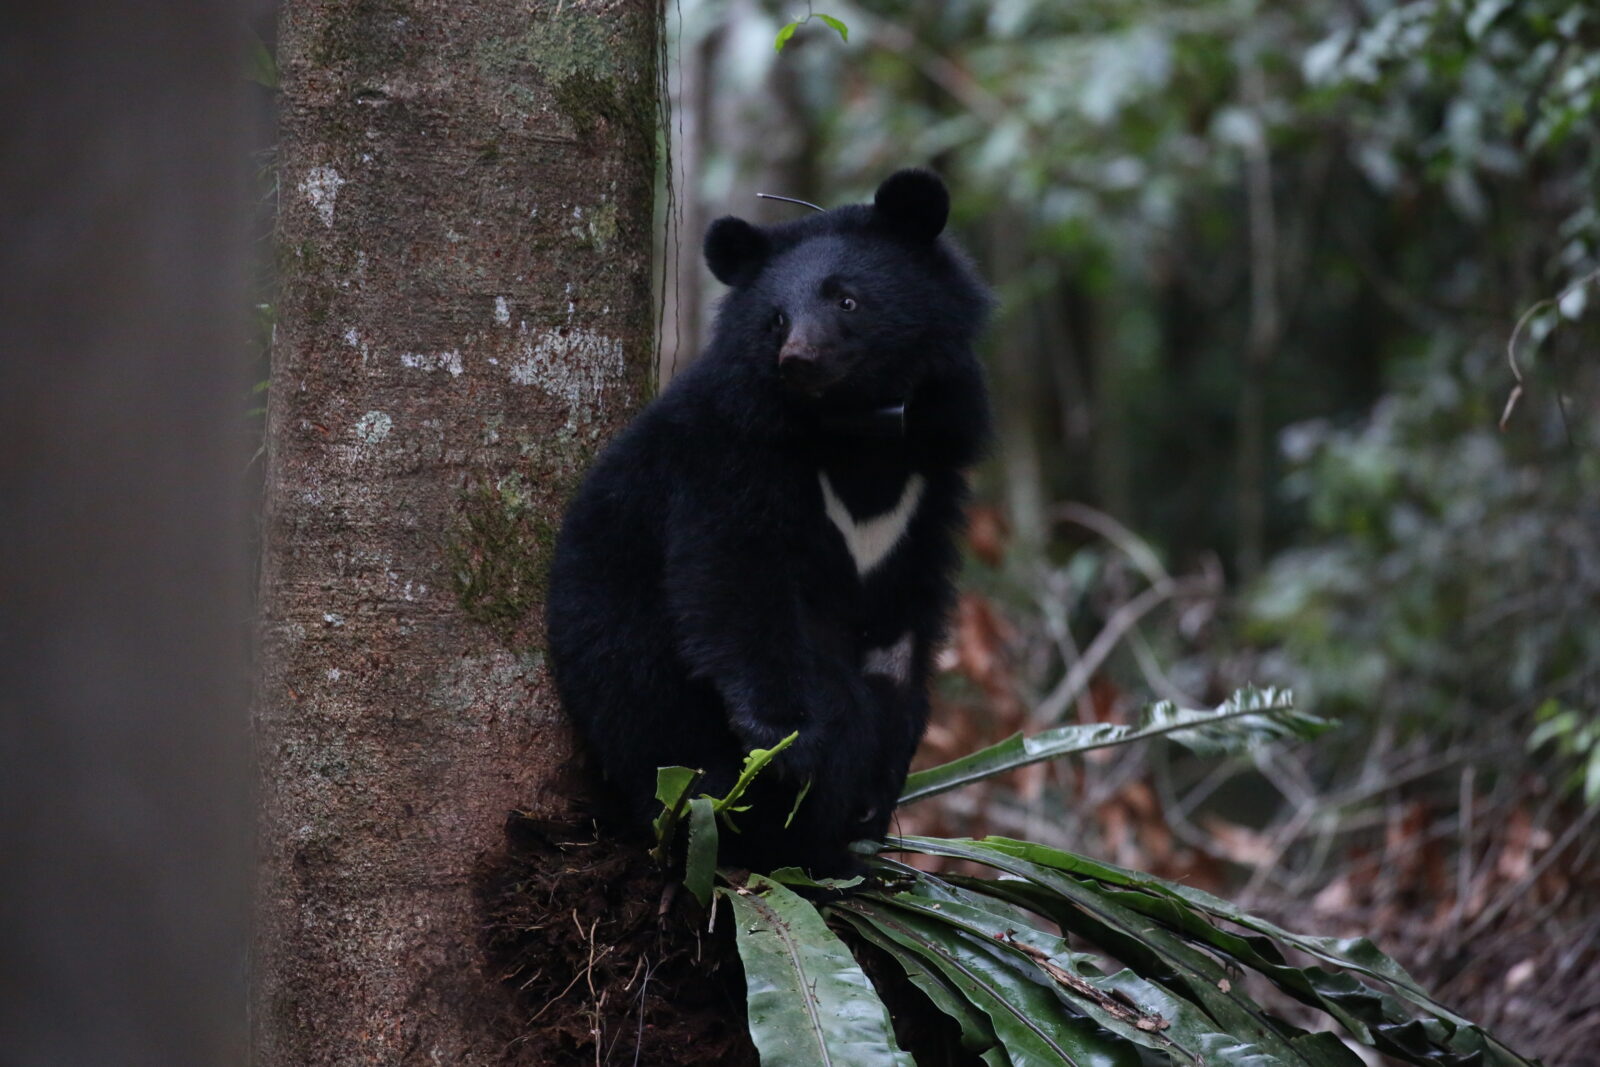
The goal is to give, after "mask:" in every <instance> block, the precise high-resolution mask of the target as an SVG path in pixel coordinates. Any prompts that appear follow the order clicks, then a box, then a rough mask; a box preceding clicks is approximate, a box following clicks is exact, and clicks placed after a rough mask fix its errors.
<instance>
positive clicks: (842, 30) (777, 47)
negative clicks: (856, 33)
mask: <svg viewBox="0 0 1600 1067" xmlns="http://www.w3.org/2000/svg"><path fill="white" fill-rule="evenodd" d="M812 19H816V20H817V21H818V22H821V23H823V24H824V25H826V26H828V27H830V28H832V29H833V31H834V32H835V33H837V34H838V35H839V40H841V41H846V42H848V41H849V40H850V27H848V26H846V25H845V24H844V23H843V22H841V21H840V20H839V19H836V18H834V17H833V16H832V15H823V14H820V13H818V12H814V11H808V12H807V13H806V17H805V18H803V19H797V20H795V21H794V22H787V23H785V24H784V25H783V26H782V27H781V28H780V29H779V30H778V36H777V37H775V38H774V39H773V41H772V50H773V51H774V52H781V51H783V46H784V45H786V44H788V43H789V38H791V37H793V36H794V32H795V31H796V30H798V29H799V28H800V27H801V26H804V25H805V24H806V23H808V22H810V21H811V20H812Z"/></svg>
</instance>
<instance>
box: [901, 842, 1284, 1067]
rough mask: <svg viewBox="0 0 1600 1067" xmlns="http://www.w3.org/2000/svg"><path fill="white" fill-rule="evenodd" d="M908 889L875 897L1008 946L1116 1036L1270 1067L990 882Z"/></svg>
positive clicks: (1191, 1059)
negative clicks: (1080, 948) (1104, 964)
mask: <svg viewBox="0 0 1600 1067" xmlns="http://www.w3.org/2000/svg"><path fill="white" fill-rule="evenodd" d="M918 873H919V874H920V875H921V877H920V879H919V882H918V885H917V886H916V888H915V889H914V890H913V891H911V892H904V893H897V894H894V895H893V896H892V897H887V896H884V897H881V898H880V899H884V900H886V901H888V902H889V903H892V904H896V905H899V906H901V907H909V908H917V909H920V910H921V911H922V912H923V914H925V915H926V916H927V917H929V918H931V919H936V920H938V921H942V922H947V923H950V924H951V925H955V926H958V927H961V928H963V929H966V930H967V931H968V932H969V933H972V934H974V935H976V936H978V937H981V938H985V939H987V940H989V941H992V942H994V943H995V944H999V945H1006V946H1009V947H1011V948H1013V950H1014V951H1016V952H1017V953H1018V955H1019V956H1020V958H1022V959H1023V960H1025V961H1028V962H1029V963H1031V964H1032V965H1033V966H1034V967H1035V968H1037V969H1038V970H1039V971H1040V973H1041V980H1042V981H1044V982H1045V984H1047V985H1048V986H1050V987H1052V988H1053V989H1054V991H1055V993H1056V994H1057V996H1058V997H1060V998H1061V1000H1062V1001H1063V1003H1065V1004H1066V1005H1068V1006H1069V1007H1071V1008H1073V1009H1074V1010H1076V1011H1079V1012H1082V1013H1083V1014H1086V1015H1088V1016H1089V1017H1091V1018H1092V1019H1094V1020H1095V1022H1097V1023H1099V1024H1100V1025H1101V1026H1103V1027H1105V1028H1106V1029H1107V1030H1110V1031H1111V1032H1113V1033H1116V1034H1118V1035H1119V1036H1121V1037H1123V1038H1125V1039H1127V1040H1130V1041H1133V1042H1135V1043H1136V1044H1140V1045H1144V1046H1145V1047H1147V1048H1150V1049H1154V1050H1157V1051H1160V1052H1163V1053H1165V1054H1166V1055H1167V1056H1168V1057H1169V1058H1171V1059H1172V1060H1174V1061H1175V1062H1179V1063H1190V1064H1196V1065H1198V1064H1203V1063H1227V1064H1231V1065H1236V1067H1250V1065H1256V1067H1269V1065H1270V1064H1272V1063H1274V1062H1275V1061H1274V1060H1273V1059H1272V1057H1270V1056H1268V1055H1267V1054H1266V1053H1264V1052H1262V1050H1260V1049H1259V1048H1255V1047H1252V1046H1249V1045H1246V1044H1244V1043H1242V1042H1240V1041H1239V1040H1238V1039H1237V1038H1236V1037H1234V1036H1233V1035H1231V1034H1227V1033H1224V1032H1222V1031H1220V1030H1219V1029H1218V1028H1217V1025H1216V1023H1215V1022H1213V1021H1212V1019H1211V1018H1210V1017H1209V1016H1208V1015H1206V1013H1205V1012H1203V1011H1201V1010H1200V1009H1199V1008H1197V1007H1196V1006H1195V1005H1194V1004H1193V1003H1192V1002H1191V1001H1189V1000H1186V999H1184V998H1182V997H1178V996H1174V995H1173V994H1172V993H1170V992H1169V991H1168V990H1166V989H1163V988H1162V987H1160V986H1158V985H1155V984H1153V983H1151V982H1148V981H1146V980H1144V979H1143V978H1141V977H1139V976H1138V975H1137V974H1135V973H1134V972H1132V971H1130V970H1126V969H1124V970H1121V971H1118V972H1117V973H1116V974H1113V975H1110V976H1106V975H1104V974H1102V973H1101V971H1100V969H1099V964H1098V960H1097V959H1096V957H1094V956H1091V955H1089V954H1087V953H1079V952H1073V951H1071V950H1070V949H1069V948H1068V946H1067V943H1066V941H1065V940H1063V939H1062V938H1061V937H1059V936H1057V935H1056V934H1055V933H1052V932H1050V931H1047V930H1044V929H1041V928H1040V923H1041V920H1039V919H1038V918H1037V917H1035V915H1034V914H1033V913H1023V914H1024V915H1025V917H1022V918H1019V916H1018V912H1019V910H1020V909H1017V908H1015V907H1014V906H1013V904H1012V903H1011V902H1009V901H1007V900H1005V899H1003V898H997V897H994V896H991V895H988V890H990V889H992V888H993V887H994V886H995V885H996V883H993V882H985V881H983V880H981V879H966V880H964V886H955V885H949V884H947V883H945V882H943V881H942V880H941V879H939V878H937V877H935V876H933V875H928V874H924V873H922V872H918Z"/></svg>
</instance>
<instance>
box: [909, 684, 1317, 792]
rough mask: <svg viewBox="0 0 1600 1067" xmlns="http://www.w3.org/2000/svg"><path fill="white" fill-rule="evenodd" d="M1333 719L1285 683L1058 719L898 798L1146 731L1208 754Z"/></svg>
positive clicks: (927, 776) (921, 781)
mask: <svg viewBox="0 0 1600 1067" xmlns="http://www.w3.org/2000/svg"><path fill="white" fill-rule="evenodd" d="M1331 726H1332V724H1331V723H1328V722H1327V721H1325V720H1323V719H1318V718H1316V717H1314V716H1311V715H1303V714H1299V713H1297V712H1295V710H1294V694H1292V693H1290V692H1289V691H1288V690H1286V689H1270V688H1269V689H1253V688H1251V689H1241V690H1239V691H1238V692H1237V693H1235V694H1234V695H1233V696H1232V697H1231V698H1229V700H1228V701H1227V702H1226V703H1224V704H1221V705H1219V706H1217V707H1216V708H1213V709H1211V710H1209V711H1205V710H1199V709H1195V708H1180V707H1178V706H1177V705H1175V704H1173V703H1172V702H1171V701H1165V700H1163V701H1161V702H1159V703H1156V704H1152V705H1150V706H1149V707H1148V708H1146V709H1145V711H1144V714H1143V715H1142V716H1141V717H1140V721H1139V722H1138V723H1137V724H1131V725H1130V724H1120V723H1094V724H1091V725H1086V726H1057V727H1055V728H1053V729H1050V730H1043V731H1041V732H1039V733H1037V734H1034V735H1033V736H1031V737H1024V736H1023V735H1021V734H1014V735H1012V736H1011V737H1008V738H1007V739H1006V740H1004V741H1001V742H999V743H998V744H994V745H990V746H989V747H988V748H985V749H980V750H978V751H977V752H974V753H972V754H971V755H967V756H963V757H961V758H960V759H956V760H951V761H950V762H949V763H946V764H943V765H941V766H938V767H931V768H929V769H928V770H925V771H918V772H917V773H916V774H913V775H911V776H910V777H909V778H907V779H906V787H905V790H904V791H903V792H902V793H901V794H900V803H902V804H909V803H910V802H911V801H914V800H923V799H926V798H927V797H931V796H936V795H937V794H939V793H944V792H947V791H949V790H951V789H958V788H960V787H961V786H964V785H970V784H971V783H973V782H978V781H982V780H983V779H985V778H990V777H993V776H994V775H997V774H1004V773H1005V772H1007V771H1011V770H1015V769H1016V768H1018V767H1025V766H1027V765H1028V764H1030V763H1038V762H1040V761H1042V760H1047V759H1058V758H1060V757H1062V756H1067V755H1072V754H1074V753H1078V752H1088V751H1090V750H1092V749H1097V748H1107V747H1110V746H1112V745H1126V744H1130V743H1132V742H1134V741H1143V740H1146V739H1147V738H1152V737H1160V736H1162V735H1171V737H1172V739H1173V740H1174V741H1178V742H1180V743H1181V744H1184V745H1186V746H1188V747H1189V748H1192V749H1195V750H1196V751H1202V752H1205V753H1207V754H1215V753H1219V752H1228V751H1237V750H1240V749H1244V748H1248V747H1251V746H1253V745H1258V744H1261V743H1262V742H1264V741H1269V740H1272V741H1275V740H1280V739H1283V738H1288V737H1302V738H1309V737H1315V736H1316V735H1318V734H1320V733H1322V732H1323V731H1325V730H1328V729H1330V728H1331Z"/></svg>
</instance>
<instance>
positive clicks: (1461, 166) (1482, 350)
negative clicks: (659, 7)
mask: <svg viewBox="0 0 1600 1067" xmlns="http://www.w3.org/2000/svg"><path fill="white" fill-rule="evenodd" d="M791 8H798V5H789V6H788V7H781V8H780V6H779V5H776V4H772V3H769V2H757V0H674V3H673V4H671V5H669V10H668V17H669V30H668V33H669V38H670V40H669V45H670V47H671V49H672V52H673V54H672V64H671V70H672V75H673V79H674V81H673V87H672V92H673V104H674V110H673V113H672V115H671V118H670V124H671V128H672V142H673V143H672V159H673V166H672V170H671V180H670V183H669V184H667V185H665V186H664V188H663V189H662V195H661V196H660V197H659V198H658V199H659V203H660V205H661V207H660V211H661V212H662V215H663V230H664V232H665V233H666V234H667V236H666V238H665V249H664V255H663V257H662V259H663V262H664V264H665V271H664V273H665V281H664V295H663V308H662V315H663V337H662V344H661V377H662V380H663V381H665V380H667V379H669V378H670V376H671V374H672V373H673V371H674V370H675V369H677V368H680V367H682V366H684V365H685V364H686V363H687V362H688V361H690V360H692V359H693V357H694V354H695V352H696V351H697V348H698V345H699V339H700V338H701V337H703V336H704V334H705V331H706V329H707V326H708V323H709V321H710V317H711V314H712V311H713V308H714V305H715V299H716V297H717V295H718V293H717V290H718V287H717V286H716V284H715V283H714V282H713V281H712V280H711V279H710V277H709V275H708V274H707V273H706V272H705V271H704V269H703V268H702V267H701V265H700V260H699V235H700V234H701V233H702V232H703V230H704V227H705V225H706V224H707V222H709V221H710V219H711V218H714V217H716V216H717V215H721V214H727V213H734V214H739V215H743V216H744V217H747V218H752V219H759V220H764V221H773V220H777V219H781V218H786V217H791V216H792V214H793V213H794V212H797V211H805V210H806V209H805V208H800V207H795V206H793V205H789V204H784V203H779V202H775V201H770V200H757V199H755V196H754V194H755V193H757V192H766V193H775V194H781V195H784V196H790V197H797V198H800V199H804V200H809V201H813V202H816V203H819V204H822V205H824V206H833V205H836V204H840V203H846V202H850V201H855V200H861V199H865V198H868V197H870V193H871V190H872V188H873V187H874V185H875V184H876V182H877V181H879V180H880V179H881V178H882V177H883V175H885V174H886V173H888V172H890V171H891V170H893V169H895V168H896V167H899V166H902V165H906V164H912V163H929V164H931V165H933V166H934V167H936V168H937V169H939V170H940V171H941V172H942V173H943V174H944V175H945V177H946V178H947V180H948V181H949V182H950V184H951V186H952V189H953V191H954V195H955V198H956V203H955V230H956V232H957V235H958V237H959V239H960V240H961V241H962V243H963V244H964V245H965V246H966V247H967V248H968V249H969V250H970V251H971V252H972V254H973V255H974V257H975V258H976V259H977V260H978V261H979V263H980V264H981V267H982V270H983V273H984V274H985V275H986V276H987V277H988V278H990V279H991V281H992V282H993V284H994V286H995V289H996V292H997V294H998V296H999V298H1000V311H999V314H998V315H997V318H996V321H995V324H994V327H993V328H992V330H991V331H990V337H989V344H988V351H987V353H986V355H987V358H988V365H989V369H990V381H991V386H992V389H993V393H994V398H995V403H996V407H997V411H998V415H999V424H1000V427H1001V435H1000V440H999V442H998V448H997V450H996V455H995V458H994V459H993V460H992V461H991V463H990V464H989V465H988V467H987V468H986V469H985V470H984V471H983V472H982V475H981V479H980V493H979V504H978V506H977V508H976V509H975V513H974V524H973V530H972V538H971V552H970V557H971V558H970V560H969V565H968V568H967V571H966V574H965V579H964V581H965V587H964V589H965V591H964V593H963V596H962V600H961V605H960V613H959V619H958V622H957V627H956V634H955V640H954V642H953V646H952V648H951V649H950V650H949V651H948V652H947V653H946V656H945V660H944V663H943V666H944V667H945V672H944V674H943V677H942V681H941V694H940V701H939V710H938V712H937V715H936V722H935V725H934V728H933V729H932V730H931V731H930V734H929V737H928V739H927V741H926V742H925V745H924V752H923V758H924V760H926V761H932V760H934V759H943V758H949V757H951V756H953V755H956V754H958V753H960V752H963V751H967V750H970V749H971V748H973V747H975V746H977V745H979V744H982V743H987V742H989V741H992V740H996V739H998V738H1000V737H1003V736H1005V735H1006V734H1008V733H1010V732H1013V731H1015V730H1017V729H1030V730H1031V729H1037V728H1041V727H1044V726H1047V725H1050V724H1053V723H1057V722H1062V721H1094V720H1102V721H1104V720H1114V721H1116V720H1123V719H1125V718H1127V717H1130V716H1131V715H1134V714H1136V713H1137V710H1138V708H1139V707H1140V706H1141V705H1142V704H1144V703H1146V702H1148V701H1150V700H1153V699H1157V698H1162V699H1172V700H1175V701H1178V702H1180V703H1184V704H1188V705H1191V706H1201V705H1205V704H1209V703H1213V702H1215V701H1217V700H1219V699H1221V698H1222V697H1223V696H1225V695H1226V694H1227V693H1228V692H1229V691H1230V690H1232V689H1233V688H1234V687H1236V686H1238V685H1242V684H1245V683H1248V682H1254V683H1257V684H1263V685H1266V684H1270V685H1286V686H1291V687H1293V688H1294V690H1295V691H1296V693H1297V694H1298V697H1299V703H1300V705H1301V706H1302V707H1303V708H1305V709H1306V710H1309V711H1312V712H1314V713H1316V714H1320V715H1324V716H1327V717H1330V718H1336V719H1338V720H1339V721H1340V724H1341V725H1340V728H1339V729H1338V730H1337V731H1336V732H1335V733H1333V734H1330V735H1328V736H1326V737H1325V738H1323V739H1322V741H1321V742H1319V743H1318V744H1316V745H1313V746H1301V747H1296V748H1285V749H1282V750H1278V749H1268V750H1263V751H1260V752H1259V753H1257V754H1256V755H1255V756H1254V757H1253V758H1248V759H1240V760H1235V761H1233V762H1231V763H1227V764H1224V765H1222V766H1221V767H1216V766H1214V765H1210V764H1207V765H1206V766H1203V767H1202V766H1199V765H1191V764H1190V763H1188V762H1187V761H1185V760H1183V759H1181V758H1178V757H1171V756H1166V755H1163V753H1162V751H1160V750H1149V751H1147V750H1145V749H1142V748H1141V749H1139V750H1137V751H1134V750H1129V751H1128V752H1127V753H1126V754H1123V755H1117V756H1113V757H1111V758H1108V759H1105V760H1103V761H1101V762H1098V763H1092V764H1090V765H1089V766H1088V767H1087V768H1082V769H1075V767H1074V765H1073V764H1071V763H1068V762H1065V761H1063V762H1058V763H1054V764H1047V765H1038V766H1035V767H1031V768H1028V769H1027V771H1025V772H1022V773H1020V774H1018V775H1017V776H1015V777H1014V779H1013V780H1011V781H1009V782H1008V783H1006V784H1004V785H1002V786H997V787H993V788H990V789H988V791H987V792H975V791H971V790H969V791H964V792H960V793H957V794H951V795H949V796H947V797H943V798H939V799H938V800H936V801H932V802H928V803H924V804H922V805H919V806H913V807H911V808H908V809H906V810H905V811H903V812H902V813H901V816H900V824H901V827H902V829H904V830H906V831H908V832H942V833H972V834H982V833H1004V834H1014V835H1017V836H1024V837H1029V838H1031V839H1033V840H1037V841H1042V842H1046V843H1051V842H1055V843H1060V844H1063V845H1067V846H1070V847H1071V848H1074V849H1076V850H1079V851H1085V852H1090V853H1096V854H1100V855H1103V856H1104V857H1106V858H1108V859H1111V860H1114V861H1116V862H1118V863H1122V864H1127V865H1130V866H1134V867H1140V868H1143V869H1148V870H1151V871H1154V872H1156V873H1158V874H1162V875H1166V876H1168V877H1176V878H1181V879H1184V880H1186V881H1189V882H1190V883H1192V884H1196V885H1200V886H1203V887H1207V888H1215V889H1221V890H1223V891H1226V892H1230V893H1242V894H1243V903H1245V904H1246V905H1247V906H1253V907H1259V908H1264V909H1269V910H1270V909H1278V910H1279V911H1281V912H1283V913H1284V914H1289V915H1292V916H1294V921H1295V922H1296V923H1297V924H1299V925H1300V926H1302V927H1308V928H1313V927H1314V928H1319V929H1321V930H1322V931H1324V932H1328V933H1350V934H1354V933H1357V932H1367V933H1370V934H1372V935H1373V936H1375V937H1377V938H1378V939H1380V942H1381V943H1384V944H1386V946H1387V947H1389V948H1391V949H1392V950H1393V951H1395V953H1396V954H1397V955H1398V956H1399V958H1401V959H1402V960H1403V961H1405V962H1407V963H1408V964H1409V965H1411V966H1413V967H1414V968H1415V969H1416V971H1417V972H1418V974H1419V977H1424V978H1425V980H1427V981H1429V982H1431V983H1434V984H1435V985H1436V987H1437V989H1438V991H1439V993H1440V995H1441V996H1442V997H1443V998H1444V999H1446V1000H1448V1001H1452V1002H1454V1003H1456V1004H1458V1005H1460V1006H1461V1007H1462V1008H1463V1009H1464V1010H1466V1011H1467V1013H1468V1014H1472V1015H1476V1016H1477V1017H1479V1018H1480V1020H1481V1021H1482V1022H1483V1023H1485V1024H1487V1025H1490V1026H1493V1027H1497V1028H1499V1029H1500V1031H1501V1036H1502V1037H1504V1038H1505V1039H1507V1040H1508V1041H1510V1042H1511V1043H1513V1044H1519V1045H1521V1047H1523V1048H1525V1049H1526V1050H1527V1051H1529V1052H1532V1053H1535V1054H1543V1055H1546V1056H1549V1057H1551V1059H1552V1062H1566V1063H1577V1062H1580V1059H1581V1057H1582V1056H1584V1055H1592V1043H1593V1042H1594V1040H1595V1039H1597V1038H1600V908H1597V907H1596V901H1597V899H1600V895H1597V889H1600V878H1597V877H1596V874H1597V863H1600V855H1597V852H1600V829H1597V828H1595V827H1594V825H1593V823H1594V819H1595V815H1596V813H1597V812H1600V492H1597V488H1600V452H1597V449H1596V445H1597V444H1600V392H1597V387H1600V361H1597V360H1596V358H1595V353H1596V342H1597V340H1600V307H1597V306H1596V305H1597V304H1600V285H1597V278H1600V275H1597V274H1596V267H1597V265H1600V215H1597V188H1600V174H1597V164H1600V138H1597V136H1596V134H1597V132H1600V131H1597V129H1596V118H1597V105H1600V11H1596V10H1595V9H1594V8H1593V7H1592V5H1591V4H1590V3H1589V2H1588V0H1517V2H1513V0H1422V2H1413V3H1394V2H1390V0H1298V2H1296V3H1292V4H1260V3H1250V2H1241V0H1194V2H1187V3H1177V2H1155V0H1084V2H1077V3H1072V4H1063V3H1055V2H1049V0H952V2H945V3H938V4H928V3H911V2H903V3H891V2H883V3H872V4H870V5H865V6H862V5H855V4H847V3H843V2H832V0H823V2H821V3H819V4H816V5H813V9H814V10H815V12H816V13H817V14H822V13H826V14H828V15H831V16H833V17H835V18H837V19H839V20H841V21H842V22H843V23H844V24H845V26H846V27H847V28H848V39H847V40H841V37H840V35H839V34H837V33H835V31H834V30H833V29H830V28H829V27H828V26H827V25H825V24H824V23H823V22H822V21H820V20H816V19H813V20H811V21H809V22H807V23H806V24H805V25H803V26H801V27H800V28H799V30H798V31H797V32H795V33H794V34H793V36H792V37H791V38H790V39H789V40H788V42H787V44H786V46H785V47H784V48H783V49H782V50H781V51H779V50H777V49H775V47H774V39H775V37H776V35H777V33H778V31H779V28H780V27H781V26H782V25H784V24H785V23H787V22H789V21H790V20H792V19H804V18H805V17H806V15H807V11H805V10H798V9H796V10H791ZM1580 1049H1583V1050H1587V1051H1585V1052H1579V1051H1577V1050H1580ZM1585 1062H1593V1061H1592V1060H1588V1061H1585Z"/></svg>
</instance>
